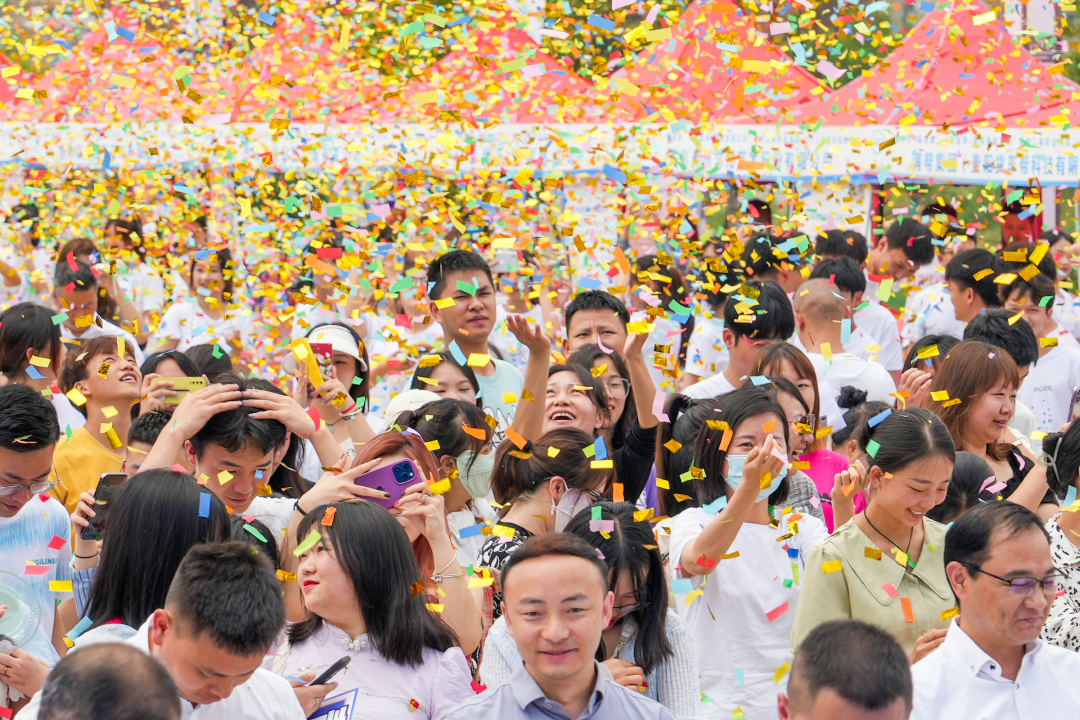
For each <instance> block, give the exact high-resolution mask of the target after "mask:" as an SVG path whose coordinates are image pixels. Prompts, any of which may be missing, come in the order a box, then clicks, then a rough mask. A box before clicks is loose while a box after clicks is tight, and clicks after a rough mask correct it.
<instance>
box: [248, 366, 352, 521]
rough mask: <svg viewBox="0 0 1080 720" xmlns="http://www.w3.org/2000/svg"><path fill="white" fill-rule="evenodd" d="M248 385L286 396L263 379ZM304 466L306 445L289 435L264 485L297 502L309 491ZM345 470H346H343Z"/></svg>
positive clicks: (280, 495)
mask: <svg viewBox="0 0 1080 720" xmlns="http://www.w3.org/2000/svg"><path fill="white" fill-rule="evenodd" d="M248 385H250V386H251V387H253V388H256V389H257V390H265V391H266V392H272V393H274V394H275V395H285V392H284V391H282V389H281V388H279V387H278V386H277V385H275V384H274V383H272V382H270V381H269V380H264V379H263V378H249V379H248ZM303 464H304V443H303V441H302V440H301V439H300V438H298V437H297V436H295V435H291V434H290V435H289V441H288V445H287V446H286V448H285V454H284V455H282V456H281V460H280V461H279V462H278V465H277V467H276V468H274V473H273V474H272V475H271V476H270V478H269V479H268V480H267V481H266V482H265V483H264V484H265V485H269V486H270V491H271V492H272V493H273V494H274V495H276V496H278V497H291V498H296V499H297V500H299V499H300V497H301V496H302V495H303V494H304V493H306V492H307V491H308V489H309V485H308V481H307V480H306V479H305V478H304V476H303V475H301V474H300V467H301V466H302V465H303ZM342 469H344V468H342Z"/></svg>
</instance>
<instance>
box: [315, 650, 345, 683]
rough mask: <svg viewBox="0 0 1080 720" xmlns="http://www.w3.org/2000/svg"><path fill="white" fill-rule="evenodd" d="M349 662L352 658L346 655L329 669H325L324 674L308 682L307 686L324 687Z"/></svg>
mask: <svg viewBox="0 0 1080 720" xmlns="http://www.w3.org/2000/svg"><path fill="white" fill-rule="evenodd" d="M350 660H352V658H351V657H349V656H348V655H346V656H345V657H343V658H341V659H340V660H338V661H337V662H336V663H334V664H333V665H331V666H330V667H328V668H326V672H324V673H323V674H322V675H320V676H319V677H317V678H315V679H314V680H312V681H311V682H309V683H308V685H325V684H326V683H328V682H330V681H331V680H332V679H333V678H334V676H335V675H337V674H338V673H339V672H341V671H342V670H344V669H345V666H346V665H348V664H349V661H350Z"/></svg>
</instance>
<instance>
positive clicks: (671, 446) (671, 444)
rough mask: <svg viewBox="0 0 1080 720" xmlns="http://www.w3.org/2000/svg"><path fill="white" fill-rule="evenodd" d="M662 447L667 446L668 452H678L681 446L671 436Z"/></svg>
mask: <svg viewBox="0 0 1080 720" xmlns="http://www.w3.org/2000/svg"><path fill="white" fill-rule="evenodd" d="M664 447H665V448H667V451H668V452H673V453H674V452H679V448H681V447H682V443H681V442H679V441H678V440H676V439H675V438H671V439H670V440H668V441H667V442H666V443H664Z"/></svg>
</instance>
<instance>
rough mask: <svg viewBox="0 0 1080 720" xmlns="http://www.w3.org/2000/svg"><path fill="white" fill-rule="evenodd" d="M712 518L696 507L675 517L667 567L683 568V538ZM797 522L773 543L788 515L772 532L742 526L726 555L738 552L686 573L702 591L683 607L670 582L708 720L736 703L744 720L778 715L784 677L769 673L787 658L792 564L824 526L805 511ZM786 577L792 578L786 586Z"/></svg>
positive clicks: (795, 593)
mask: <svg viewBox="0 0 1080 720" xmlns="http://www.w3.org/2000/svg"><path fill="white" fill-rule="evenodd" d="M784 517H785V518H788V517H790V515H786V516H784ZM715 518H716V516H715V515H709V513H708V512H706V511H705V510H704V509H702V508H690V509H689V510H684V511H683V512H681V513H679V514H678V515H677V516H676V517H675V523H674V527H673V529H672V531H671V566H672V567H675V566H679V565H682V554H683V550H684V549H685V548H686V545H687V543H689V542H690V541H691V540H693V539H694V538H696V537H697V536H698V535H700V534H701V532H702V530H703V529H704V527H705V525H707V524H708V523H709V522H711V521H713V520H715ZM798 526H799V532H797V533H796V534H795V535H794V536H793V537H791V538H788V539H787V540H786V541H784V542H777V538H778V537H780V536H781V535H785V534H787V533H788V532H789V525H788V523H787V521H786V520H782V521H781V522H780V527H778V528H775V529H774V528H771V527H769V526H768V525H756V524H753V523H743V526H742V527H741V528H739V534H738V536H736V538H735V542H733V543H732V544H731V547H730V548H729V549H728V552H727V554H729V555H730V554H732V553H736V552H737V553H739V556H738V557H736V558H729V559H727V560H720V559H717V563H718V564H717V566H716V569H715V570H714V571H713V573H712V574H711V575H695V576H692V577H690V578H689V579H690V584H691V586H692V587H693V589H695V590H702V591H704V595H703V596H699V597H696V598H694V599H693V600H691V602H690V603H689V605H687V603H686V599H687V597H689V595H688V594H685V593H679V592H677V590H678V589H679V588H678V587H677V586H673V589H675V590H676V594H675V597H676V603H675V607H676V608H677V609H678V611H679V613H680V614H681V615H682V616H683V617H684V618H685V619H686V624H687V625H689V626H690V630H691V633H692V635H693V637H694V641H695V643H696V645H697V650H698V670H699V672H700V674H701V692H703V693H705V695H706V696H707V697H708V698H709V699H710V701H711V702H706V703H704V704H703V705H702V709H703V710H704V711H705V713H706V715H705V717H707V718H709V719H710V720H714V719H715V720H731V716H732V711H733V710H735V708H736V707H741V708H742V711H743V717H745V718H747V720H750V719H751V718H753V720H763V719H764V720H769V719H771V718H776V717H777V709H776V693H777V690H783V689H784V686H783V684H786V683H787V676H786V675H784V676H783V677H782V678H781V681H780V682H781V683H782V684H781V685H779V686H778V685H777V681H776V680H775V679H774V677H775V674H776V672H777V670H779V669H780V668H781V667H782V666H783V664H784V663H785V662H790V661H791V658H792V655H791V628H792V623H793V621H794V618H795V606H796V604H797V603H798V600H799V591H800V587H799V585H798V583H796V582H794V576H793V571H792V563H793V562H797V563H798V565H799V567H800V568H801V567H803V566H804V565H803V561H804V553H806V552H809V551H810V549H811V548H813V547H814V546H815V545H819V544H820V543H822V542H824V541H825V538H826V537H827V536H828V532H827V531H826V530H825V525H824V524H823V523H822V522H821V521H820V520H817V519H815V518H813V517H809V516H806V515H804V516H803V517H802V518H801V519H800V520H799V521H798ZM785 547H790V548H792V549H793V550H797V551H798V553H797V555H798V558H797V559H796V560H793V559H792V558H791V557H790V556H789V555H788V552H787V550H786V549H785ZM682 577H686V576H685V575H683V576H682ZM784 580H790V581H791V582H790V583H789V584H790V587H787V586H786V585H785V584H784ZM785 605H786V606H787V608H786V610H785V609H783V608H784V606H785ZM770 614H771V615H772V617H773V619H772V620H771V621H770V619H769V616H770Z"/></svg>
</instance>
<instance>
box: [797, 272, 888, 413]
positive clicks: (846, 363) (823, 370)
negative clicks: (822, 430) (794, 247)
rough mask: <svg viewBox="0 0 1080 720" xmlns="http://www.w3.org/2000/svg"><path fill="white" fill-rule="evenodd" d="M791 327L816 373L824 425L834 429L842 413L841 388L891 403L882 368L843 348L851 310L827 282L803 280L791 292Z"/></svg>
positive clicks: (886, 374) (871, 398)
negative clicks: (793, 306) (796, 333)
mask: <svg viewBox="0 0 1080 720" xmlns="http://www.w3.org/2000/svg"><path fill="white" fill-rule="evenodd" d="M794 305H795V325H796V327H797V328H798V330H799V340H800V341H801V342H802V344H803V347H805V348H806V357H808V358H809V359H810V362H811V363H812V364H813V365H814V369H815V370H816V371H817V376H818V377H817V379H818V388H819V390H820V395H821V398H820V400H821V415H822V418H823V420H822V422H823V423H824V425H825V426H830V425H831V426H832V427H834V428H838V427H839V424H840V423H841V420H840V418H841V417H842V413H841V412H840V407H839V406H838V405H837V404H836V398H837V397H838V396H839V395H840V390H841V389H842V388H843V387H844V386H845V385H850V386H852V387H856V388H859V389H860V390H865V391H866V394H867V398H868V399H870V400H880V401H882V402H889V403H891V402H892V397H890V396H891V395H892V393H895V392H896V383H895V382H893V379H892V377H891V376H890V375H889V373H888V371H886V370H885V368H884V367H882V366H881V365H879V364H878V363H876V362H869V361H867V360H863V359H862V358H860V357H856V356H855V355H852V354H851V353H849V352H847V351H846V350H845V349H844V343H843V340H842V338H843V332H844V330H843V328H844V321H845V320H846V321H848V322H850V321H851V310H850V309H849V308H848V305H847V302H846V301H845V300H844V298H843V297H841V296H839V295H837V294H836V293H835V292H834V291H833V286H832V285H829V282H828V281H827V280H824V279H822V278H815V279H814V280H807V281H806V282H805V283H803V284H802V286H800V287H799V289H798V290H796V291H795V304H794Z"/></svg>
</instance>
